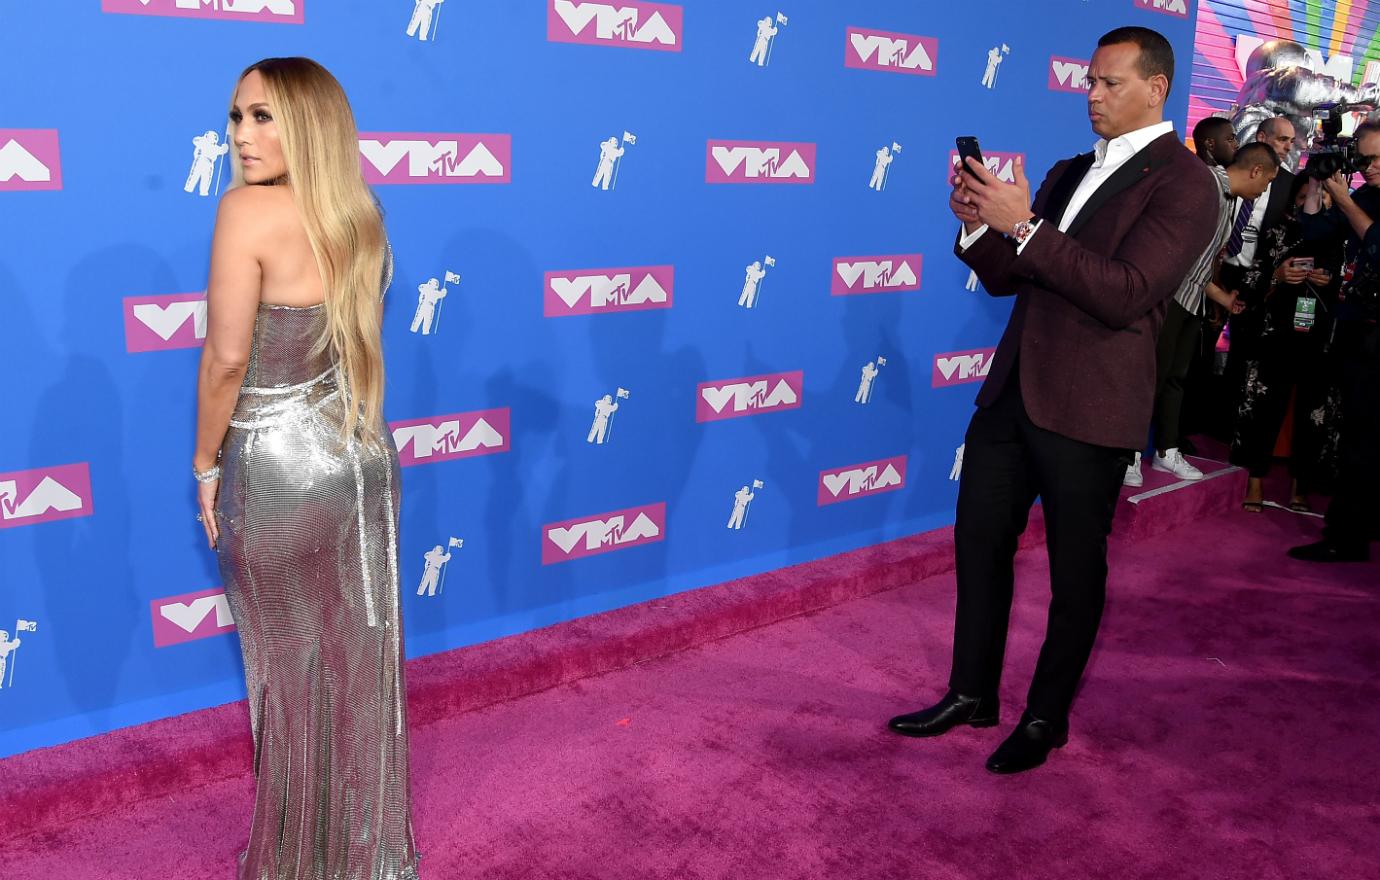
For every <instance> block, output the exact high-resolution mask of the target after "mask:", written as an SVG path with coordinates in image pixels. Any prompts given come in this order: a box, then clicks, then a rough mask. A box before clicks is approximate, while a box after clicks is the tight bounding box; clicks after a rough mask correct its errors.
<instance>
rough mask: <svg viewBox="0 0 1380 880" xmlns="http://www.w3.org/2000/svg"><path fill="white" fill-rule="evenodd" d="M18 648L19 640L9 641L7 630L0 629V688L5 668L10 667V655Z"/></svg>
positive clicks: (3, 680) (2, 685)
mask: <svg viewBox="0 0 1380 880" xmlns="http://www.w3.org/2000/svg"><path fill="white" fill-rule="evenodd" d="M18 647H19V639H15V640H14V641H10V634H9V631H8V630H3V629H0V688H3V687H4V686H5V667H6V666H9V665H10V654H11V653H12V652H13V651H14V650H15V649H16V648H18Z"/></svg>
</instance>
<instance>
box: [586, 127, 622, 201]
mask: <svg viewBox="0 0 1380 880" xmlns="http://www.w3.org/2000/svg"><path fill="white" fill-rule="evenodd" d="M623 153H624V148H623V147H621V146H619V144H618V138H616V137H611V138H609V139H608V140H606V141H604V142H603V143H601V144H599V167H598V168H597V169H596V170H595V172H594V180H593V181H592V182H591V183H590V186H597V187H599V188H600V189H604V190H607V189H608V188H609V183H610V182H611V181H612V180H613V163H614V162H617V161H618V159H619V157H621V156H622V155H623Z"/></svg>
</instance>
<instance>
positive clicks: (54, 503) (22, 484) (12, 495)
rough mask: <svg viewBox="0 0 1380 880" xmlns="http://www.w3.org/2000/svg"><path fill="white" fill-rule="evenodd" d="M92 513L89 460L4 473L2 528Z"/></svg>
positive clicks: (0, 493)
mask: <svg viewBox="0 0 1380 880" xmlns="http://www.w3.org/2000/svg"><path fill="white" fill-rule="evenodd" d="M92 512H93V508H92V505H91V468H90V466H89V465H88V464H87V463H86V462H82V463H81V464H63V465H57V466H56V467H46V468H38V469H36V470H29V471H12V472H10V473H8V474H0V529H8V528H12V527H14V526H32V525H37V524H39V523H45V522H52V521H53V520H56V519H72V518H74V517H78V516H90V515H91V514H92Z"/></svg>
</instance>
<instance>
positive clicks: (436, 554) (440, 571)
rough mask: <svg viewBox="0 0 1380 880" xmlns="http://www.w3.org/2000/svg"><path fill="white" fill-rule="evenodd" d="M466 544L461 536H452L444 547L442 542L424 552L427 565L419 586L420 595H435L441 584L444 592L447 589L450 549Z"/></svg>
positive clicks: (457, 548) (423, 570) (423, 557)
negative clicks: (447, 564) (447, 566)
mask: <svg viewBox="0 0 1380 880" xmlns="http://www.w3.org/2000/svg"><path fill="white" fill-rule="evenodd" d="M464 546H465V542H464V541H463V540H461V539H460V538H451V539H450V541H449V542H448V543H447V544H446V546H445V548H444V549H442V547H441V545H440V544H437V545H436V546H435V547H432V548H431V549H430V550H428V551H426V553H425V554H423V556H422V559H423V560H424V561H425V567H424V568H423V569H422V582H421V583H420V584H419V585H418V586H417V595H418V596H435V595H436V589H437V587H438V586H439V587H440V590H441V592H442V593H444V592H445V591H446V563H447V562H450V557H451V554H450V550H451V548H452V547H453V548H455V549H456V550H459V549H460V548H461V547H464Z"/></svg>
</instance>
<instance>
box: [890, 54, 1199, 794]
mask: <svg viewBox="0 0 1380 880" xmlns="http://www.w3.org/2000/svg"><path fill="white" fill-rule="evenodd" d="M1173 76H1174V53H1173V49H1172V48H1171V47H1170V45H1169V43H1168V41H1166V40H1165V38H1164V37H1163V36H1161V35H1160V34H1158V33H1156V32H1155V31H1153V30H1150V29H1148V28H1140V27H1126V28H1118V29H1117V30H1114V31H1112V32H1110V33H1108V34H1106V35H1105V36H1103V37H1102V39H1101V40H1099V41H1098V48H1097V51H1096V52H1095V53H1094V54H1093V57H1092V62H1091V65H1090V66H1089V68H1088V77H1087V78H1088V83H1089V86H1090V89H1089V92H1088V115H1089V118H1090V120H1091V122H1092V128H1093V131H1094V132H1096V133H1097V134H1098V135H1100V136H1101V139H1100V140H1099V141H1098V142H1097V144H1096V146H1095V148H1094V151H1093V152H1091V153H1085V154H1083V155H1081V156H1077V157H1075V158H1073V159H1066V160H1064V161H1061V162H1059V163H1057V164H1056V165H1055V166H1054V167H1053V168H1052V169H1051V170H1050V172H1049V174H1048V176H1047V177H1046V178H1045V181H1044V183H1043V184H1042V185H1041V186H1040V189H1039V191H1038V192H1037V193H1036V195H1035V201H1034V205H1033V207H1032V205H1031V201H1030V188H1029V184H1027V182H1026V179H1025V174H1024V169H1022V168H1021V167H1020V165H1019V164H1017V166H1016V171H1015V180H1016V182H1015V183H1014V184H1007V183H1003V182H1001V181H999V180H998V179H997V178H996V177H995V176H993V175H992V174H990V173H989V172H988V171H987V170H986V169H984V168H983V167H982V166H981V163H977V162H971V161H970V162H968V163H967V164H965V166H964V168H963V170H961V171H960V172H959V173H958V174H956V175H955V176H954V179H953V181H952V183H953V187H954V189H953V192H952V194H951V196H950V200H949V206H950V209H951V210H952V211H953V213H954V215H955V216H956V217H958V219H959V220H961V221H962V222H963V227H964V229H963V234H962V235H961V236H960V238H959V242H958V245H957V247H956V248H955V252H956V253H957V254H958V256H959V257H960V259H962V260H963V261H964V262H965V263H967V264H968V265H969V266H971V267H972V268H973V269H974V270H975V271H976V272H977V275H978V278H980V279H981V280H982V283H983V286H984V287H985V288H986V289H987V291H988V292H989V293H991V294H992V295H993V296H1013V295H1014V296H1015V297H1016V302H1015V306H1014V308H1013V309H1012V311H1011V319H1010V321H1009V322H1008V323H1007V327H1006V332H1005V333H1004V334H1003V335H1002V339H1001V343H1000V344H999V345H998V347H997V352H996V356H995V359H994V361H993V363H992V368H991V371H990V372H989V374H988V376H987V380H986V382H985V384H984V385H983V387H982V391H981V392H980V393H979V394H978V398H977V404H978V410H977V412H976V413H975V414H974V416H973V419H972V422H971V423H970V425H969V427H968V433H967V436H966V439H965V449H964V462H963V476H962V481H961V482H960V485H959V493H958V511H957V517H956V521H955V525H954V542H955V551H956V562H957V575H958V607H957V612H956V616H955V621H954V653H953V671H952V674H951V675H950V678H949V691H948V693H947V694H946V695H945V696H944V698H943V699H942V700H941V701H940V702H939V703H938V704H936V705H934V706H931V707H930V708H928V709H925V710H922V711H920V712H915V713H911V714H909V715H902V716H900V717H898V718H894V719H892V721H891V724H890V726H891V729H892V730H895V731H896V732H898V733H903V734H906V735H909V736H938V735H939V734H942V733H946V732H948V731H949V730H951V729H952V728H954V727H956V726H958V725H963V724H967V725H972V726H974V727H989V726H992V725H994V724H996V723H997V690H998V683H999V681H1000V679H1001V668H1002V658H1003V655H1004V653H1005V649H1006V631H1007V622H1008V618H1009V616H1010V611H1011V595H1012V587H1013V582H1014V574H1013V563H1014V558H1015V553H1016V540H1017V538H1018V537H1019V535H1020V534H1021V532H1022V531H1024V529H1025V526H1026V519H1027V516H1028V514H1029V511H1030V507H1031V505H1032V504H1033V503H1034V501H1035V498H1036V497H1037V496H1038V497H1039V498H1040V499H1041V504H1042V507H1043V510H1044V519H1045V528H1046V532H1047V538H1046V540H1047V543H1048V546H1049V566H1050V591H1051V596H1052V598H1051V601H1050V607H1049V621H1048V628H1047V631H1046V634H1045V641H1044V645H1043V647H1042V648H1041V650H1040V658H1039V660H1038V662H1037V664H1036V668H1035V675H1034V678H1033V680H1032V681H1031V685H1030V691H1029V694H1028V696H1027V698H1026V710H1025V713H1024V714H1023V715H1022V716H1021V720H1020V722H1019V724H1018V725H1017V727H1016V729H1015V731H1014V732H1013V733H1012V734H1011V735H1010V736H1009V737H1008V738H1007V739H1006V740H1005V741H1004V742H1003V743H1002V744H1001V746H1000V747H999V748H998V749H997V750H996V751H995V752H994V753H993V754H992V756H991V757H990V758H989V759H988V760H987V769H988V770H991V771H993V772H995V773H1018V772H1020V771H1022V770H1029V769H1030V768H1032V767H1036V766H1039V765H1040V764H1042V763H1044V760H1045V758H1046V757H1047V755H1048V754H1049V751H1050V750H1051V749H1054V748H1058V747H1059V746H1062V745H1063V744H1064V743H1065V742H1066V741H1067V738H1068V715H1069V708H1070V706H1071V705H1072V703H1073V698H1074V692H1075V691H1076V690H1077V687H1078V682H1079V679H1080V678H1081V677H1082V674H1083V669H1084V667H1085V666H1086V665H1087V662H1088V657H1089V655H1090V654H1091V652H1092V647H1093V641H1094V639H1095V638H1096V636H1097V628H1098V624H1099V622H1100V621H1101V618H1102V607H1103V603H1104V600H1105V596H1106V586H1107V535H1108V534H1109V533H1110V531H1111V526H1112V514H1113V511H1114V510H1115V507H1116V502H1117V496H1118V490H1119V488H1120V486H1121V480H1122V477H1123V476H1124V475H1125V473H1126V466H1127V464H1128V463H1129V462H1130V461H1131V459H1132V455H1133V450H1136V449H1140V448H1143V447H1144V445H1145V442H1146V439H1147V434H1148V432H1149V426H1150V415H1151V409H1152V406H1153V403H1154V396H1155V341H1156V335H1157V334H1158V332H1159V328H1160V325H1161V324H1162V323H1163V321H1164V315H1165V311H1166V308H1167V307H1168V304H1169V300H1170V298H1171V297H1172V296H1173V295H1174V292H1175V291H1176V290H1177V289H1178V286H1179V283H1180V282H1181V281H1182V280H1183V279H1184V277H1185V275H1187V273H1188V271H1189V270H1190V268H1191V267H1192V265H1193V263H1194V262H1195V261H1196V260H1197V258H1198V257H1199V256H1200V255H1201V254H1202V253H1203V251H1204V249H1205V248H1207V247H1208V245H1209V243H1210V240H1211V238H1212V237H1213V235H1214V233H1215V231H1216V226H1217V220H1218V212H1219V202H1220V200H1221V196H1220V193H1219V188H1218V186H1217V184H1216V183H1215V181H1214V179H1213V175H1212V172H1211V171H1210V170H1208V168H1207V166H1205V165H1203V163H1202V162H1200V161H1199V160H1198V159H1197V158H1196V157H1195V156H1194V155H1193V154H1192V153H1191V152H1189V151H1188V150H1186V149H1185V148H1184V147H1183V145H1182V144H1181V143H1180V142H1179V139H1178V137H1177V135H1175V134H1174V130H1173V126H1172V124H1171V123H1169V122H1165V121H1163V110H1164V101H1165V97H1166V96H1167V95H1168V93H1169V89H1170V84H1171V81H1172V80H1173Z"/></svg>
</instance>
